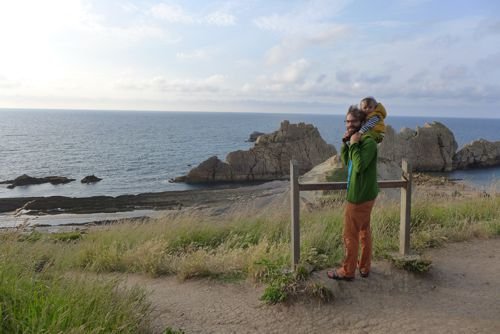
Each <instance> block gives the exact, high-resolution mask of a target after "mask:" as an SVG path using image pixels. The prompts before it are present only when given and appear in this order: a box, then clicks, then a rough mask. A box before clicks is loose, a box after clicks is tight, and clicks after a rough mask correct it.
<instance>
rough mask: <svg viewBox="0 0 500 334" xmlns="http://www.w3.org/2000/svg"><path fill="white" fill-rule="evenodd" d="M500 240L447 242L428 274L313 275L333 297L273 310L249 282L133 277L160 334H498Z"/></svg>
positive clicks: (383, 270) (383, 266) (379, 268)
mask: <svg viewBox="0 0 500 334" xmlns="http://www.w3.org/2000/svg"><path fill="white" fill-rule="evenodd" d="M498 250H500V239H499V238H497V239H490V240H473V241H469V242H462V243H455V244H449V245H447V246H446V247H444V248H440V249H433V250H430V251H428V252H427V254H425V255H426V257H427V258H430V259H431V260H432V261H433V267H432V269H431V271H430V272H429V273H428V274H426V275H423V276H418V275H414V274H409V273H406V272H404V271H400V270H397V269H393V268H391V266H390V265H389V264H388V263H386V262H377V263H375V264H374V266H373V271H372V274H371V275H370V277H369V278H360V277H357V278H356V280H355V281H353V282H337V281H333V280H330V279H328V278H325V277H326V274H325V272H319V273H314V276H313V279H315V280H320V281H322V282H323V283H324V284H325V285H326V286H328V287H329V288H330V289H331V290H332V291H334V295H335V298H334V300H333V301H332V302H330V303H326V304H325V303H320V302H318V301H313V300H306V298H305V297H304V298H303V299H299V300H297V301H294V302H292V303H289V304H288V305H272V306H268V305H265V304H263V302H261V301H260V300H259V297H260V296H261V295H262V292H263V287H261V286H257V287H256V286H254V285H253V284H251V283H249V282H242V283H219V282H214V281H209V280H192V281H186V282H182V283H181V282H179V281H177V279H176V278H174V277H168V278H158V279H151V278H147V277H144V276H138V275H129V276H127V279H126V284H127V285H129V286H133V285H139V286H141V287H143V288H145V289H146V290H147V291H149V292H150V295H149V298H150V300H151V302H152V304H153V306H154V313H153V318H154V327H155V331H156V332H157V333H162V331H163V330H164V329H165V328H167V327H170V328H174V329H182V330H184V331H185V332H186V333H412V332H415V333H500V255H499V254H498Z"/></svg>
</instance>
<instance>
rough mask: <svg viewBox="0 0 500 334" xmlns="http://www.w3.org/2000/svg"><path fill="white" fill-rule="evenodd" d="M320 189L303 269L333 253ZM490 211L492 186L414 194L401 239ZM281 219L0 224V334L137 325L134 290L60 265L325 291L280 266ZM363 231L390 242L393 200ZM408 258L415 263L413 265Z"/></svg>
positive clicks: (495, 212)
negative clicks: (12, 227)
mask: <svg viewBox="0 0 500 334" xmlns="http://www.w3.org/2000/svg"><path fill="white" fill-rule="evenodd" d="M329 196H331V197H332V198H334V200H331V201H325V202H324V207H323V208H322V209H320V210H316V211H313V212H302V216H301V255H302V257H301V258H302V263H301V266H303V267H304V268H305V267H306V266H307V267H308V268H313V269H322V268H326V267H331V266H334V265H336V264H338V263H339V262H340V261H341V259H342V256H343V245H342V218H343V205H344V203H343V201H342V200H341V199H340V198H339V197H338V195H335V194H332V195H329ZM327 197H328V196H327ZM499 213H500V197H499V196H497V195H492V196H483V197H481V196H476V197H472V198H466V197H464V196H454V197H453V200H451V201H450V200H449V199H445V200H441V201H437V200H436V199H435V198H430V197H429V198H426V197H421V198H415V200H414V203H413V206H412V219H411V248H412V249H413V250H417V251H421V250H423V249H426V248H429V247H439V246H441V245H442V244H443V243H445V242H449V241H461V240H466V239H470V238H473V237H482V238H488V237H495V236H499V235H500V214H499ZM289 224H290V222H289V216H288V213H284V214H280V213H275V214H271V213H269V212H262V213H260V214H259V215H248V216H242V215H240V216H234V217H229V218H223V219H222V218H218V217H209V218H203V219H199V218H197V217H180V218H161V219H157V220H155V221H152V222H147V223H146V222H144V223H126V224H121V225H116V226H113V227H110V228H107V229H100V230H95V231H90V232H88V233H85V234H84V233H80V232H71V233H59V234H44V233H39V232H33V233H29V234H22V233H18V232H10V233H2V234H0V254H2V255H1V257H0V282H1V283H0V289H2V290H1V293H0V314H1V315H2V332H0V333H21V332H27V333H30V332H44V331H45V332H74V333H79V332H82V333H83V332H86V333H87V332H93V333H94V332H95V333H101V332H109V333H112V332H113V331H115V332H124V333H126V332H136V331H138V327H137V326H139V325H140V326H145V325H144V323H143V322H141V321H140V320H141V319H147V317H139V316H138V314H139V313H143V314H144V313H147V304H146V303H145V301H144V296H143V295H141V293H139V292H137V291H122V290H119V289H118V288H117V287H118V285H119V283H118V282H112V283H104V282H100V281H97V280H84V279H76V278H74V277H72V278H70V277H68V275H66V274H65V273H68V272H70V273H75V272H76V273H78V272H84V273H85V272H93V273H107V272H133V273H143V274H147V275H151V276H161V275H176V276H177V277H178V278H179V279H181V280H184V279H190V278H196V277H209V278H214V279H218V280H223V281H234V280H241V279H251V280H254V281H257V282H264V283H266V284H267V285H268V288H267V289H266V292H265V294H264V296H263V300H264V301H266V302H269V303H274V302H280V301H282V300H286V299H287V298H289V297H290V296H293V295H294V294H297V293H299V294H300V293H303V292H306V293H308V294H309V295H313V296H317V297H318V298H320V299H323V300H328V299H329V298H331V294H330V293H329V292H328V290H327V289H325V288H324V287H322V286H319V285H314V284H310V283H308V282H307V280H306V279H305V278H307V275H308V274H307V272H308V271H307V270H302V271H300V270H299V271H298V274H297V273H289V272H287V271H286V270H285V269H286V268H288V267H289V263H290V245H289V242H290V235H289ZM372 234H373V241H374V243H373V245H374V257H375V258H384V257H386V256H387V255H388V254H389V253H393V252H395V251H397V249H398V247H399V205H398V204H397V203H391V202H383V201H379V202H377V204H376V206H375V209H374V212H373V214H372ZM19 259H22V261H19ZM415 266H416V267H417V268H416V269H417V270H419V269H420V267H419V266H420V264H416V265H415ZM70 276H71V275H70ZM30 296H34V297H35V298H29V297H30ZM54 305H56V306H54ZM86 319H87V320H86ZM88 319H92V321H91V322H90V323H89V321H88ZM82 326H83V327H82ZM146 327H147V326H146ZM144 332H147V331H145V330H144Z"/></svg>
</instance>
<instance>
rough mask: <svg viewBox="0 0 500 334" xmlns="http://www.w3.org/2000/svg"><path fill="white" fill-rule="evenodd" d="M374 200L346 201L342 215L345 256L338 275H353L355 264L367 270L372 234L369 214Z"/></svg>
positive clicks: (370, 253) (370, 254)
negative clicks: (362, 201) (355, 202)
mask: <svg viewBox="0 0 500 334" xmlns="http://www.w3.org/2000/svg"><path fill="white" fill-rule="evenodd" d="M373 204H375V200H372V201H368V202H364V203H359V204H354V203H349V202H347V205H346V208H345V215H344V234H343V237H344V247H345V258H344V262H343V264H342V268H341V269H340V270H339V275H341V276H347V277H354V275H355V272H356V266H359V270H361V271H363V272H369V271H370V266H371V261H372V235H371V229H370V216H371V213H372V208H373ZM360 243H361V258H360V259H359V262H358V248H359V244H360Z"/></svg>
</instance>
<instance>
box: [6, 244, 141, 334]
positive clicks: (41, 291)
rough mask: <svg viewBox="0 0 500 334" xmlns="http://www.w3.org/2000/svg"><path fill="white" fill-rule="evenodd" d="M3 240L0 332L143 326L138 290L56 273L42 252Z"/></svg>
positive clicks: (90, 330)
mask: <svg viewBox="0 0 500 334" xmlns="http://www.w3.org/2000/svg"><path fill="white" fill-rule="evenodd" d="M6 244H7V245H6ZM8 244H9V242H6V240H3V244H2V247H1V248H2V253H1V255H0V315H1V318H0V333H1V334H3V333H6V334H7V333H8V334H13V333H137V332H148V326H149V323H148V315H149V304H148V303H147V302H146V299H145V294H144V293H143V292H142V291H140V290H138V289H131V290H126V289H124V288H122V289H120V288H118V282H117V281H113V280H99V279H97V278H89V277H88V275H87V276H83V275H82V274H78V273H61V272H60V271H57V270H55V268H54V260H53V259H50V257H48V256H47V255H46V254H43V255H40V256H36V255H35V254H32V253H31V254H30V257H29V258H27V257H25V256H22V255H21V256H17V250H18V248H17V247H12V245H8Z"/></svg>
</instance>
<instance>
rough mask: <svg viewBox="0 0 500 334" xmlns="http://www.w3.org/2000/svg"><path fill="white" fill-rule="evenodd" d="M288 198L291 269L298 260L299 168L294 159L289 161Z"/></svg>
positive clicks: (293, 268)
mask: <svg viewBox="0 0 500 334" xmlns="http://www.w3.org/2000/svg"><path fill="white" fill-rule="evenodd" d="M290 199H291V203H290V204H291V208H292V226H291V232H292V238H291V242H292V270H295V267H296V266H297V264H299V260H300V225H299V219H300V217H299V210H300V204H299V170H298V167H297V162H296V161H295V160H291V161H290Z"/></svg>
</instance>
